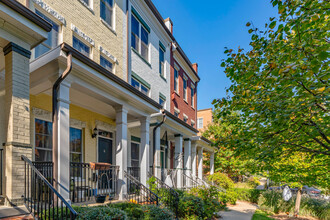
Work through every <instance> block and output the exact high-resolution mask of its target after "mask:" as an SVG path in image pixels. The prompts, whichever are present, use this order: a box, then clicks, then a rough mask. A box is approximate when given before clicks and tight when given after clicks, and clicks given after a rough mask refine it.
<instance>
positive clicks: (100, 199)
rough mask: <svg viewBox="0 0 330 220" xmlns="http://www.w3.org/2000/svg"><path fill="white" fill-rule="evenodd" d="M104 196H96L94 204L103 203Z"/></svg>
mask: <svg viewBox="0 0 330 220" xmlns="http://www.w3.org/2000/svg"><path fill="white" fill-rule="evenodd" d="M105 198H106V196H105V195H97V196H95V200H96V203H104V202H105Z"/></svg>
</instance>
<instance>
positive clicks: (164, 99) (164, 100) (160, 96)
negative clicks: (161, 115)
mask: <svg viewBox="0 0 330 220" xmlns="http://www.w3.org/2000/svg"><path fill="white" fill-rule="evenodd" d="M165 103H166V97H165V96H164V95H163V94H161V93H160V94H159V104H160V105H161V106H163V107H164V108H165Z"/></svg>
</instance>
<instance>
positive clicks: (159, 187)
mask: <svg viewBox="0 0 330 220" xmlns="http://www.w3.org/2000/svg"><path fill="white" fill-rule="evenodd" d="M148 176H149V178H150V179H149V181H150V182H151V183H150V184H153V185H154V186H150V188H151V190H154V189H153V187H156V189H155V193H156V194H157V195H158V196H159V198H160V201H161V203H163V204H164V205H165V206H166V207H168V208H169V209H171V210H172V211H173V212H174V214H175V216H176V217H178V208H179V193H178V192H177V191H175V190H174V189H173V188H171V187H170V186H169V185H167V184H166V183H165V182H163V181H162V180H161V179H159V178H157V177H155V176H153V175H152V174H151V173H150V172H149V173H148Z"/></svg>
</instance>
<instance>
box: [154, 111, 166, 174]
mask: <svg viewBox="0 0 330 220" xmlns="http://www.w3.org/2000/svg"><path fill="white" fill-rule="evenodd" d="M162 115H163V119H162V121H161V122H158V123H157V124H156V126H155V127H154V129H153V132H152V150H153V151H152V152H153V164H152V174H153V175H155V168H156V160H155V158H156V136H155V134H156V130H157V128H159V127H160V126H162V125H163V124H164V123H165V120H166V112H165V110H162Z"/></svg>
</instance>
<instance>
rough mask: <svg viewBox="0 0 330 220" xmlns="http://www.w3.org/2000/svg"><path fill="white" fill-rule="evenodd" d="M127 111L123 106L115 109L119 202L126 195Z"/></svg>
mask: <svg viewBox="0 0 330 220" xmlns="http://www.w3.org/2000/svg"><path fill="white" fill-rule="evenodd" d="M127 112H128V111H127V109H125V108H124V107H123V106H119V107H117V108H116V165H117V166H119V174H118V191H119V200H123V199H125V197H126V194H127V186H126V183H127V181H126V178H125V176H124V170H125V171H127Z"/></svg>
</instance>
